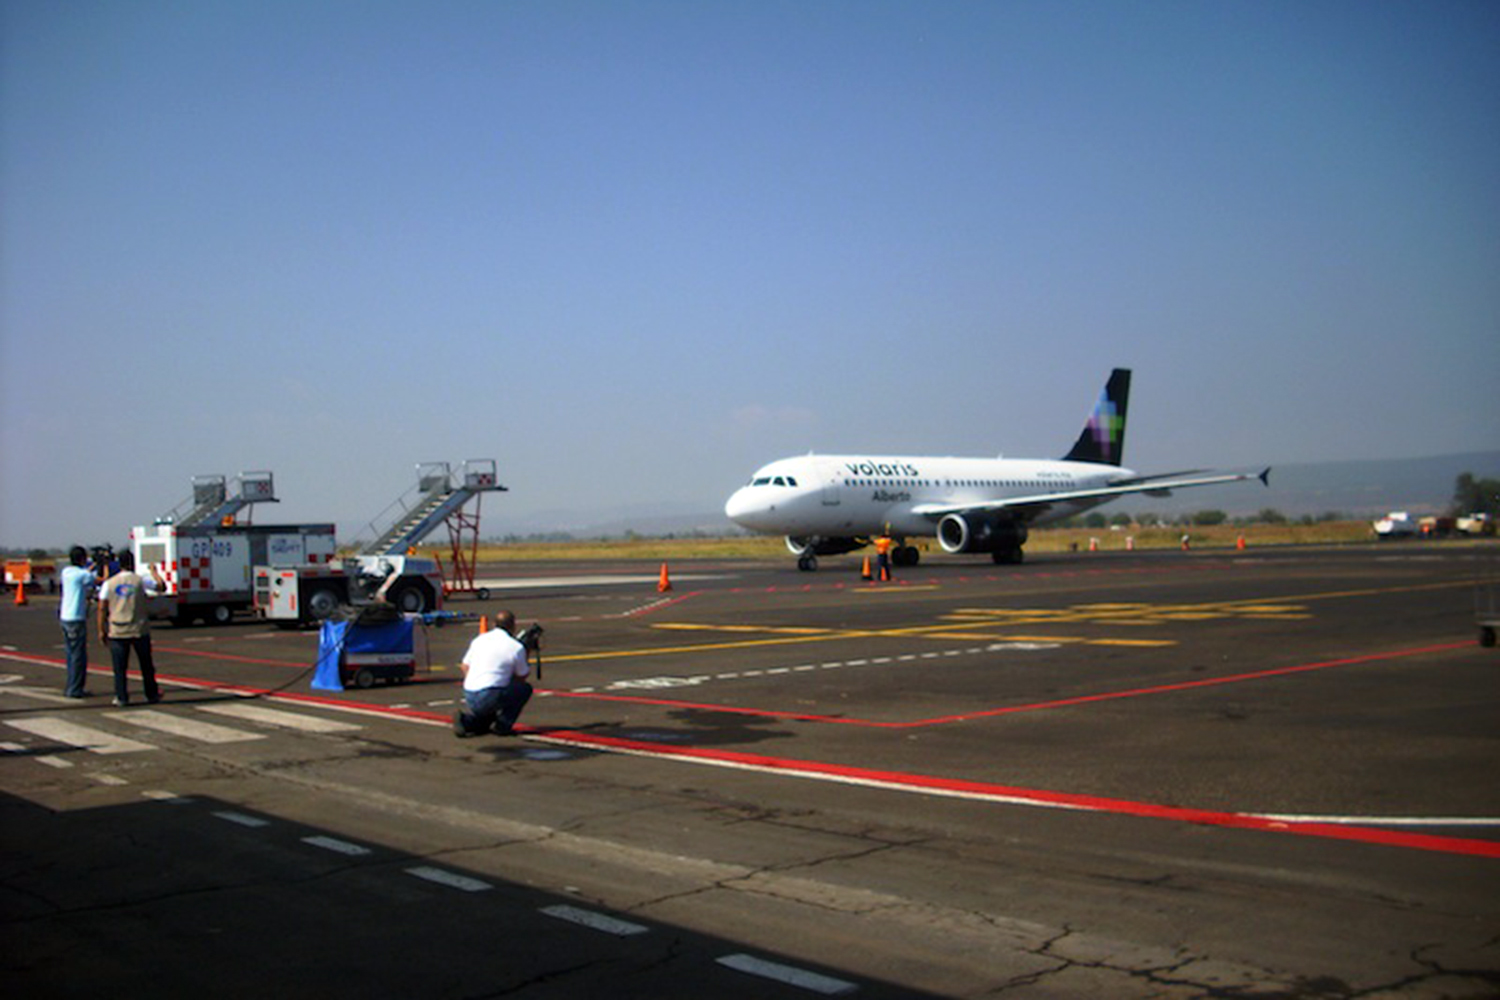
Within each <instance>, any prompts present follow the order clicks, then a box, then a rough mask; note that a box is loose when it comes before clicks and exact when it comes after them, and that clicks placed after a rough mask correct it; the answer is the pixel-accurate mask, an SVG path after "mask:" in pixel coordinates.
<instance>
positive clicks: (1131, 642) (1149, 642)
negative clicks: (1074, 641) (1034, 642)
mask: <svg viewBox="0 0 1500 1000" xmlns="http://www.w3.org/2000/svg"><path fill="white" fill-rule="evenodd" d="M1053 641H1054V642H1056V641H1057V640H1055V639H1054V640H1053ZM1084 641H1085V642H1087V643H1088V644H1089V645H1090V646H1142V647H1156V646H1175V645H1177V642H1176V641H1175V640H1173V639H1086V640H1084Z"/></svg>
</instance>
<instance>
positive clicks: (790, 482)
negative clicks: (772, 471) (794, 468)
mask: <svg viewBox="0 0 1500 1000" xmlns="http://www.w3.org/2000/svg"><path fill="white" fill-rule="evenodd" d="M786 484H787V485H788V486H796V485H797V480H795V479H793V478H792V477H791V476H787V477H786Z"/></svg>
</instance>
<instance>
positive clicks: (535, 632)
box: [516, 622, 546, 651]
mask: <svg viewBox="0 0 1500 1000" xmlns="http://www.w3.org/2000/svg"><path fill="white" fill-rule="evenodd" d="M544 631H546V630H545V629H543V628H542V627H541V626H540V625H538V624H537V623H536V622H532V623H531V624H530V625H527V626H526V628H524V629H523V630H522V631H521V634H520V635H518V636H516V641H517V642H519V643H520V644H521V645H522V646H525V647H526V648H527V649H528V650H531V651H536V650H538V649H541V648H542V633H543V632H544Z"/></svg>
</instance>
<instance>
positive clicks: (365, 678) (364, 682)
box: [354, 667, 375, 688]
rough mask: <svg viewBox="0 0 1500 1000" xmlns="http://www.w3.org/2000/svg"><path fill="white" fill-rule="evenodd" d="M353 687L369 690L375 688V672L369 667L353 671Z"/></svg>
mask: <svg viewBox="0 0 1500 1000" xmlns="http://www.w3.org/2000/svg"><path fill="white" fill-rule="evenodd" d="M354 686H355V687H357V688H371V687H374V686H375V672H374V671H372V670H371V669H370V668H369V667H360V668H359V669H358V670H356V671H354Z"/></svg>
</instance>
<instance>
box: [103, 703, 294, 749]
mask: <svg viewBox="0 0 1500 1000" xmlns="http://www.w3.org/2000/svg"><path fill="white" fill-rule="evenodd" d="M104 718H106V719H114V720H115V721H117V722H127V723H129V724H130V725H132V726H140V727H142V728H144V729H153V730H155V731H156V732H159V733H168V734H170V735H172V736H181V737H182V738H183V739H188V740H197V741H198V742H199V743H244V742H247V741H249V740H263V739H265V738H266V735H265V733H247V732H245V731H244V730H243V729H230V728H229V727H228V726H216V725H214V724H213V723H211V722H199V721H197V720H196V719H188V718H184V717H182V716H180V715H172V714H171V713H170V712H162V711H158V710H156V709H149V708H138V709H135V710H134V711H131V712H105V713H104Z"/></svg>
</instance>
